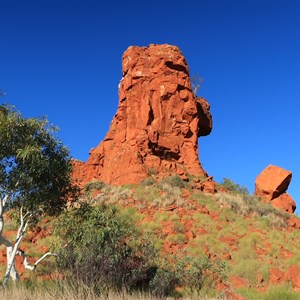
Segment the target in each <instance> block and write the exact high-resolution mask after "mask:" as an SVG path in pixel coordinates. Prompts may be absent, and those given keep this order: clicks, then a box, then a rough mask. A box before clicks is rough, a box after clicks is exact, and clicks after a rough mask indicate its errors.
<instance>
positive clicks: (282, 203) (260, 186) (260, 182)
mask: <svg viewBox="0 0 300 300" xmlns="http://www.w3.org/2000/svg"><path fill="white" fill-rule="evenodd" d="M291 179H292V172H290V171H287V170H285V169H283V168H280V167H277V166H273V165H269V166H268V167H267V168H265V169H264V170H263V171H262V172H261V173H260V174H259V175H258V176H257V177H256V181H255V192H254V194H255V195H256V196H259V197H261V198H262V199H263V200H264V201H265V202H270V203H271V204H272V205H273V206H274V207H276V208H278V209H281V210H283V211H285V212H287V213H293V212H294V211H295V209H296V203H295V201H294V200H293V198H292V197H291V196H290V195H289V194H288V193H286V190H287V189H288V186H289V184H290V182H291Z"/></svg>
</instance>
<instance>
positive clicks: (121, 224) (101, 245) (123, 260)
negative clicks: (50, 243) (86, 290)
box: [57, 204, 156, 292]
mask: <svg viewBox="0 0 300 300" xmlns="http://www.w3.org/2000/svg"><path fill="white" fill-rule="evenodd" d="M78 224H80V226H78ZM57 233H58V235H61V243H62V245H65V247H64V248H62V249H61V250H60V253H59V256H58V267H59V269H60V270H61V271H62V272H63V273H64V274H65V275H66V276H67V277H68V278H73V279H74V278H75V279H76V280H78V281H79V282H82V283H84V284H85V285H87V286H90V287H93V288H94V289H95V290H98V291H99V292H103V291H104V290H107V289H109V288H113V289H116V290H121V289H123V288H125V289H126V290H130V289H132V288H134V287H136V286H138V285H139V284H142V283H143V281H145V280H147V276H148V270H149V269H150V267H151V266H152V265H153V261H154V258H155V255H156V251H155V249H154V248H153V246H152V245H151V243H150V242H149V241H148V240H147V237H145V238H143V237H141V235H140V233H139V232H138V230H137V229H136V228H135V226H134V223H133V222H132V221H131V220H130V218H128V217H126V218H123V217H122V215H121V213H120V211H119V210H118V209H117V208H116V207H115V206H112V205H101V206H97V207H93V208H92V207H91V206H89V205H87V204H84V205H82V206H81V207H80V208H78V209H74V210H73V211H70V212H68V213H67V214H65V215H64V216H62V217H61V218H60V220H59V223H58V231H57Z"/></svg>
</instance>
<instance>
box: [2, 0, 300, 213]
mask: <svg viewBox="0 0 300 300" xmlns="http://www.w3.org/2000/svg"><path fill="white" fill-rule="evenodd" d="M299 15H300V1H297V0H294V1H293V0H223V1H219V0H194V1H192V0H186V1H178V0H172V1H171V0H170V1H169V0H166V1H163V0H160V1H159V0H152V1H143V0H139V1H113V0H111V1H100V0H99V1H93V0H59V1H58V0H52V1H51V0H26V1H22V0H19V1H17V0H0V37H1V46H0V63H1V64H0V89H1V90H3V91H5V92H6V96H5V98H2V99H1V102H7V103H11V104H15V105H16V106H17V108H18V109H19V110H20V111H21V112H22V113H23V114H24V115H25V116H34V117H37V116H43V115H47V117H48V119H49V120H50V121H51V122H53V123H54V124H56V125H58V126H59V127H60V138H61V139H62V141H63V142H64V143H65V144H66V145H67V146H68V147H69V148H70V150H71V154H72V156H73V157H75V158H78V159H81V160H86V159H87V157H88V152H89V150H90V149H91V148H92V147H95V146H96V145H98V144H99V142H100V141H101V140H102V139H103V137H104V136H105V134H106V132H107V130H108V128H109V125H110V122H111V120H112V118H113V116H114V114H115V112H116V109H117V106H118V83H119V80H120V79H121V56H122V54H123V52H124V51H125V50H126V49H127V48H128V47H129V46H130V45H138V46H146V45H149V44H150V43H157V44H159V43H168V44H173V45H176V46H179V47H180V48H181V50H182V52H183V54H184V55H185V57H186V59H187V61H188V64H189V67H190V72H191V75H193V74H199V75H200V76H202V77H203V78H204V82H203V84H202V87H201V89H200V91H199V92H198V94H199V95H200V96H203V97H205V98H206V99H207V100H208V102H209V103H210V105H211V112H212V114H213V119H214V124H213V126H214V127H213V131H212V133H211V135H210V136H207V137H203V138H200V140H199V143H200V160H201V162H202V164H203V167H204V168H205V169H206V170H207V172H208V173H209V174H210V175H213V176H214V178H215V180H217V181H221V180H222V179H223V177H228V178H230V179H232V180H233V181H235V182H237V183H239V184H241V185H243V186H246V187H247V188H248V189H249V190H250V191H251V192H253V189H254V182H255V177H256V176H257V175H258V174H259V173H260V172H261V171H262V170H263V169H264V168H265V167H266V166H267V165H269V164H275V165H278V166H281V167H283V168H286V169H288V170H291V171H292V172H293V179H292V182H291V184H290V187H289V190H288V191H289V193H290V194H291V195H292V197H293V198H294V199H295V200H296V202H297V203H298V206H299V208H300V165H299V156H300V155H299V154H300V141H299V132H300V125H299V116H298V115H299V102H300V88H299V87H300V58H299V56H300V54H299V53H300V35H299V32H300V18H299ZM298 211H299V209H298Z"/></svg>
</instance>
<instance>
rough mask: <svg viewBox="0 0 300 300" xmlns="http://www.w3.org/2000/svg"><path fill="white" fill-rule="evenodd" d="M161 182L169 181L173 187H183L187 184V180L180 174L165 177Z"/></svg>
mask: <svg viewBox="0 0 300 300" xmlns="http://www.w3.org/2000/svg"><path fill="white" fill-rule="evenodd" d="M160 183H161V184H164V183H167V184H169V185H170V186H171V187H178V188H181V189H182V188H184V187H185V186H186V184H185V182H184V181H183V180H182V179H181V178H180V177H179V176H178V175H175V176H169V177H165V178H163V179H162V180H161V182H160Z"/></svg>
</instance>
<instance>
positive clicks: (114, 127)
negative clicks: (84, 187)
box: [74, 44, 212, 184]
mask: <svg viewBox="0 0 300 300" xmlns="http://www.w3.org/2000/svg"><path fill="white" fill-rule="evenodd" d="M122 75H123V77H122V80H121V82H120V84H119V106H118V110H117V112H116V114H115V116H114V118H113V120H112V123H111V126H110V129H109V131H108V133H107V134H106V136H105V138H104V140H103V141H102V142H101V143H100V144H99V145H98V146H97V147H96V148H94V149H92V150H91V151H90V156H89V159H88V161H87V162H85V163H84V162H81V161H74V178H75V179H77V180H78V181H79V182H82V183H84V182H88V181H91V180H93V179H98V180H102V181H104V182H106V183H111V184H126V183H138V182H140V181H141V180H143V179H145V178H146V177H148V176H149V175H152V176H155V177H160V178H161V177H165V176H169V175H176V174H177V175H179V176H181V177H182V178H186V176H187V174H193V175H197V176H199V175H204V176H207V174H206V172H205V171H204V170H203V168H202V167H201V164H200V162H199V158H198V138H199V137H200V136H205V135H208V134H209V133H210V132H211V129H212V117H211V114H210V112H209V109H210V106H209V104H208V103H207V102H206V100H205V99H204V98H198V97H196V96H195V95H194V94H193V92H192V89H191V82H190V76H189V69H188V65H187V62H186V60H185V58H184V56H183V55H182V53H181V51H180V49H179V48H178V47H175V46H171V45H154V44H152V45H150V46H149V47H136V46H133V47H129V48H128V49H127V50H126V51H125V53H124V54H123V57H122Z"/></svg>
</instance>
